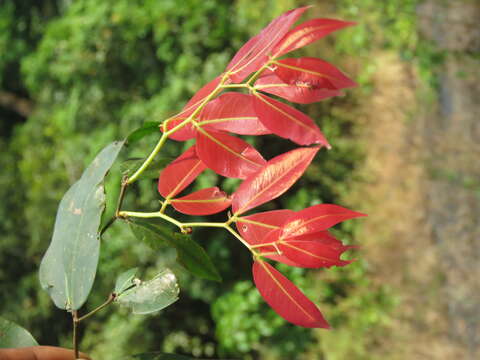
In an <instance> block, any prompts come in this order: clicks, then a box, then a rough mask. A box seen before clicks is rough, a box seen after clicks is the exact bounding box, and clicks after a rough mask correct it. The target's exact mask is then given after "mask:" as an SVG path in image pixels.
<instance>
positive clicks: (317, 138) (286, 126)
mask: <svg viewBox="0 0 480 360" xmlns="http://www.w3.org/2000/svg"><path fill="white" fill-rule="evenodd" d="M253 103H254V106H255V112H256V113H257V115H258V118H259V119H260V121H261V122H262V123H263V125H265V127H267V128H268V129H270V130H271V131H272V132H273V133H274V134H276V135H278V136H281V137H283V138H285V139H290V140H292V141H293V142H295V143H297V144H299V145H310V144H321V145H324V146H326V147H327V148H329V147H330V145H329V144H328V142H327V139H325V137H324V136H323V134H322V132H321V131H320V129H319V128H318V126H317V125H315V122H314V121H313V120H312V119H311V118H310V117H308V116H307V115H305V114H304V113H302V112H301V111H298V110H297V109H294V108H293V107H291V106H289V105H287V104H284V103H282V102H280V101H277V100H274V99H272V98H270V97H268V96H265V95H262V94H259V93H255V98H254V101H253Z"/></svg>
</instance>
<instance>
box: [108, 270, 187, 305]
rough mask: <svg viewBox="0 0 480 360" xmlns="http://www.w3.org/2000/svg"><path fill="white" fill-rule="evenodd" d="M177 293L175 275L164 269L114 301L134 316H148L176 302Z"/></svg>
mask: <svg viewBox="0 0 480 360" xmlns="http://www.w3.org/2000/svg"><path fill="white" fill-rule="evenodd" d="M179 292H180V290H179V288H178V283H177V278H176V276H175V274H174V273H173V272H172V271H171V270H170V269H165V270H163V271H162V272H161V273H159V274H158V275H157V276H155V277H154V278H153V279H152V280H149V281H145V282H141V283H139V284H138V285H136V286H135V287H133V288H131V289H129V290H126V291H125V292H123V293H122V294H120V295H119V296H118V297H117V298H115V301H116V302H118V303H119V304H121V305H125V306H128V307H130V308H131V309H132V312H133V313H134V314H149V313H152V312H155V311H159V310H162V309H163V308H166V307H167V306H169V305H171V304H172V303H174V302H175V301H177V300H178V293H179Z"/></svg>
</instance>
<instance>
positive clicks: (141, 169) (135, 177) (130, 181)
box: [127, 133, 168, 185]
mask: <svg viewBox="0 0 480 360" xmlns="http://www.w3.org/2000/svg"><path fill="white" fill-rule="evenodd" d="M167 134H168V133H163V134H162V137H161V138H160V140H159V141H158V143H157V145H155V148H154V149H153V150H152V152H151V153H150V155H148V157H147V159H146V160H145V161H144V162H143V164H142V166H140V167H139V168H138V170H137V171H135V173H134V174H133V175H132V176H131V177H130V178H129V179H128V180H127V185H130V184H133V183H134V182H135V181H137V180H138V177H139V176H140V175H141V174H142V173H143V172H144V171H145V169H146V168H147V167H148V166H149V165H150V164H151V163H152V161H153V159H154V158H155V156H156V155H157V154H158V153H159V151H160V149H161V148H162V146H163V144H165V142H166V141H167V139H168V135H167Z"/></svg>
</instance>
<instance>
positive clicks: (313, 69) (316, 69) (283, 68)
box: [274, 57, 357, 90]
mask: <svg viewBox="0 0 480 360" xmlns="http://www.w3.org/2000/svg"><path fill="white" fill-rule="evenodd" d="M275 64H276V65H278V67H277V68H276V69H275V70H274V72H275V74H276V75H277V76H278V77H279V78H280V79H282V80H283V81H284V82H286V83H287V84H297V85H300V84H303V85H308V86H314V87H316V88H319V89H330V90H338V89H344V88H349V87H354V86H357V84H356V83H355V82H354V81H353V80H351V79H350V78H348V77H347V76H346V75H345V74H344V73H342V72H341V71H340V70H338V69H337V68H336V67H335V66H333V65H332V64H329V63H328V62H326V61H324V60H321V59H317V58H311V57H302V58H289V59H283V60H279V61H276V62H275Z"/></svg>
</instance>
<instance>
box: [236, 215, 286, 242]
mask: <svg viewBox="0 0 480 360" xmlns="http://www.w3.org/2000/svg"><path fill="white" fill-rule="evenodd" d="M294 213H295V212H294V211H293V210H288V209H282V210H272V211H266V212H261V213H256V214H253V215H249V216H244V217H240V218H238V219H237V220H236V221H235V224H236V226H237V229H238V232H239V233H240V235H242V237H243V238H244V239H245V240H246V241H247V242H248V243H249V244H250V245H257V244H263V243H265V242H266V241H267V242H268V241H269V240H266V237H267V234H268V233H269V232H270V231H272V230H274V229H280V227H281V226H282V225H283V224H284V223H285V221H287V219H288V218H289V217H291V216H292V215H293V214H294ZM273 241H275V240H273Z"/></svg>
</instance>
